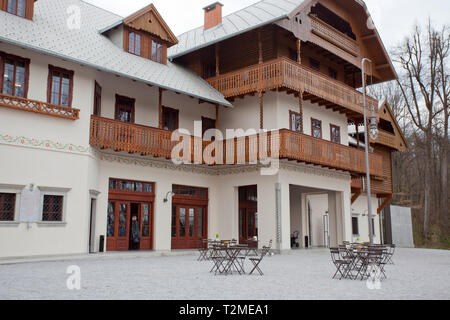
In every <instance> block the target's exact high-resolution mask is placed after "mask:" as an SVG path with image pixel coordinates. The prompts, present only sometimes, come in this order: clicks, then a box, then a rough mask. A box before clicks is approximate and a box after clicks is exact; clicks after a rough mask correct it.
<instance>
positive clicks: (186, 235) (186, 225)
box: [172, 205, 207, 249]
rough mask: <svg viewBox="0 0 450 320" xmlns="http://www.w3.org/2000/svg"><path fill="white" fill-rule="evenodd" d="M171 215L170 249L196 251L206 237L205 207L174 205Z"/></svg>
mask: <svg viewBox="0 0 450 320" xmlns="http://www.w3.org/2000/svg"><path fill="white" fill-rule="evenodd" d="M173 208H174V209H173V213H172V249H196V248H200V247H202V245H203V239H206V236H207V224H206V207H204V206H192V205H176V206H174V207H173Z"/></svg>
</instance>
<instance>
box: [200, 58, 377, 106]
mask: <svg viewBox="0 0 450 320" xmlns="http://www.w3.org/2000/svg"><path fill="white" fill-rule="evenodd" d="M207 81H208V82H209V84H211V86H213V87H214V88H216V89H217V90H218V91H220V92H221V93H222V94H223V95H224V96H225V98H231V97H235V96H239V95H244V94H248V93H252V92H257V91H259V90H263V91H266V90H271V89H275V88H281V87H284V88H288V89H291V90H294V91H304V92H307V93H309V94H312V95H314V96H317V97H319V98H322V99H324V100H326V101H329V102H331V103H334V104H337V105H339V106H341V107H344V108H347V109H349V110H352V111H354V112H357V113H360V114H362V113H363V108H362V104H363V96H362V93H361V92H359V91H357V90H355V89H354V88H352V87H350V86H348V85H346V84H344V83H342V82H340V81H337V80H335V79H332V78H330V77H328V76H326V75H324V74H322V73H320V72H317V71H314V70H312V69H311V68H308V67H305V66H302V65H300V64H298V63H296V62H294V61H292V60H289V59H287V58H284V57H283V58H278V59H275V60H272V61H268V62H265V63H261V64H257V65H253V66H250V67H247V68H245V69H241V70H237V71H233V72H229V73H227V74H223V75H220V76H217V77H214V78H210V79H208V80H207ZM367 105H368V107H369V108H374V110H375V111H376V112H377V111H378V102H377V100H375V99H373V98H371V97H367Z"/></svg>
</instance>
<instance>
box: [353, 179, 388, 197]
mask: <svg viewBox="0 0 450 320" xmlns="http://www.w3.org/2000/svg"><path fill="white" fill-rule="evenodd" d="M362 179H363V177H354V178H352V183H351V187H352V189H353V190H361V191H362V189H363V180H362ZM370 190H371V193H372V194H375V195H386V194H392V192H393V191H392V188H386V183H385V180H383V181H381V180H375V179H371V181H370Z"/></svg>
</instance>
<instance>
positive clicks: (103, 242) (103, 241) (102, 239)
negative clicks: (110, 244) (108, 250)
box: [98, 236, 105, 252]
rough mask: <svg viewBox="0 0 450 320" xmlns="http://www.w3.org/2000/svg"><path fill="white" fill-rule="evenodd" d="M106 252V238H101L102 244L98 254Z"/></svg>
mask: <svg viewBox="0 0 450 320" xmlns="http://www.w3.org/2000/svg"><path fill="white" fill-rule="evenodd" d="M104 251H105V236H100V244H99V248H98V252H104Z"/></svg>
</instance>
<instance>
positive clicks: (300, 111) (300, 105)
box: [298, 91, 303, 133]
mask: <svg viewBox="0 0 450 320" xmlns="http://www.w3.org/2000/svg"><path fill="white" fill-rule="evenodd" d="M298 108H299V113H300V133H303V92H301V91H299V92H298Z"/></svg>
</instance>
